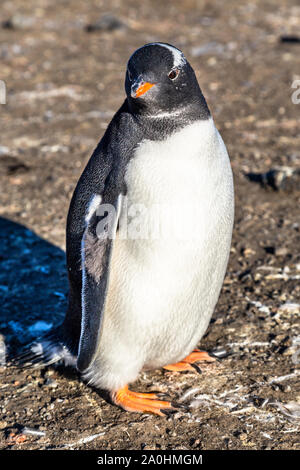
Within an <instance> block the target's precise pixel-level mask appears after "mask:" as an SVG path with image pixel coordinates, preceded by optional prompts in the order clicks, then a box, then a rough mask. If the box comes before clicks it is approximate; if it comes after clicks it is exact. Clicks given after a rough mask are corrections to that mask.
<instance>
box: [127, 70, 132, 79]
mask: <svg viewBox="0 0 300 470" xmlns="http://www.w3.org/2000/svg"><path fill="white" fill-rule="evenodd" d="M127 72H128V78H129V80H130V81H131V80H132V75H131V73H130V70H129V69H127Z"/></svg>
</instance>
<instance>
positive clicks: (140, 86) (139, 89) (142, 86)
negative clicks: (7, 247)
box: [131, 79, 154, 98]
mask: <svg viewBox="0 0 300 470" xmlns="http://www.w3.org/2000/svg"><path fill="white" fill-rule="evenodd" d="M153 86H154V83H149V82H144V80H141V79H138V80H136V81H135V82H134V83H133V84H132V86H131V97H132V98H139V97H140V96H142V95H143V94H144V93H146V92H147V91H148V90H150V88H152V87H153Z"/></svg>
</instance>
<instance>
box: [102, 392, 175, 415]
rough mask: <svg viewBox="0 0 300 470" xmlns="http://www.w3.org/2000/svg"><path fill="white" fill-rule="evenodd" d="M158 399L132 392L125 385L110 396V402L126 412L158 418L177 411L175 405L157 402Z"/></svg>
mask: <svg viewBox="0 0 300 470" xmlns="http://www.w3.org/2000/svg"><path fill="white" fill-rule="evenodd" d="M158 398H160V394H156V393H137V392H132V391H131V390H129V389H128V386H127V385H125V387H123V388H121V389H119V390H118V391H117V392H113V393H112V394H111V400H112V402H113V403H115V404H116V405H117V406H120V407H121V408H123V409H124V410H126V411H133V412H136V413H152V414H155V415H159V416H165V415H166V414H167V415H168V414H170V413H175V412H176V411H177V406H176V405H173V404H172V403H171V402H170V401H162V400H158Z"/></svg>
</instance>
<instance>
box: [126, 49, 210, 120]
mask: <svg viewBox="0 0 300 470" xmlns="http://www.w3.org/2000/svg"><path fill="white" fill-rule="evenodd" d="M125 90H126V94H127V99H128V103H129V106H130V109H131V111H132V112H134V113H136V114H146V115H153V116H155V115H159V114H161V113H163V114H164V115H166V116H167V115H170V116H171V115H172V114H173V115H174V114H175V113H179V112H180V111H181V110H184V109H187V108H190V109H194V110H195V111H196V112H197V113H198V114H199V115H200V117H201V116H202V118H207V117H208V115H209V110H208V107H207V104H206V101H205V98H204V96H203V94H202V92H201V89H200V87H199V84H198V81H197V78H196V75H195V73H194V70H193V69H192V67H191V65H190V64H189V62H188V61H187V59H186V58H185V56H184V55H183V53H182V52H181V51H180V50H179V49H177V48H176V47H174V46H171V45H170V44H165V43H158V42H157V43H150V44H146V45H145V46H143V47H141V48H139V49H137V50H136V51H135V52H134V53H133V54H132V56H131V57H130V59H129V61H128V64H127V70H126V79H125Z"/></svg>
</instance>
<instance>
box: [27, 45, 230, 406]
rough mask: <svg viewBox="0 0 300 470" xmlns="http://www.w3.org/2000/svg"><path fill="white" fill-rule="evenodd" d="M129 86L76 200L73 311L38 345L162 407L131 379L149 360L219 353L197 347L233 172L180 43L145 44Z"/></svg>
mask: <svg viewBox="0 0 300 470" xmlns="http://www.w3.org/2000/svg"><path fill="white" fill-rule="evenodd" d="M125 89H126V95H127V96H126V99H125V101H124V103H123V104H122V106H121V108H120V109H119V110H118V111H117V113H116V114H115V115H114V117H113V118H112V120H111V122H110V124H109V126H108V128H107V130H106V132H105V134H104V136H103V137H102V139H101V141H100V143H99V144H98V146H97V147H96V149H95V151H94V152H93V154H92V156H91V158H90V160H89V162H88V164H87V166H86V168H85V170H84V172H83V174H82V175H81V177H80V179H79V181H78V184H77V186H76V189H75V191H74V194H73V197H72V200H71V204H70V209H69V213H68V218H67V250H66V251H67V267H68V277H69V306H68V310H67V314H66V317H65V320H64V322H63V324H62V326H61V327H60V328H59V329H57V330H56V333H55V335H56V338H55V337H54V336H53V334H52V336H51V339H50V340H48V341H44V342H43V343H42V344H39V345H36V346H35V353H37V354H38V355H40V356H43V357H44V358H46V359H47V360H48V363H49V362H55V361H58V360H62V361H64V362H65V364H72V365H75V366H76V367H77V369H78V370H79V371H80V373H81V374H82V377H83V379H84V380H86V381H87V382H88V383H89V384H92V385H93V386H94V387H96V388H98V389H101V390H105V391H107V392H108V393H109V395H110V398H111V401H112V402H113V403H115V404H117V405H118V406H120V407H121V408H123V409H125V410H128V411H136V412H146V413H154V414H157V415H163V414H165V413H168V412H171V411H172V410H173V409H174V406H173V404H172V403H171V402H170V401H168V400H162V399H161V398H162V397H161V396H160V395H159V394H155V393H136V392H133V391H130V390H129V388H128V384H130V383H132V382H134V381H135V380H136V379H137V377H138V374H139V373H140V372H141V371H142V370H149V369H157V368H160V367H163V368H165V369H167V370H176V371H180V370H189V369H192V366H193V365H194V364H195V363H196V362H197V361H199V360H202V359H204V360H205V359H206V360H210V359H211V358H210V356H209V355H208V354H207V353H205V352H202V351H199V350H197V349H196V350H195V347H196V346H197V344H198V343H199V341H200V339H201V338H202V336H203V335H204V333H205V332H206V329H207V327H208V324H209V321H210V319H211V316H212V314H213V311H214V308H215V305H216V303H217V300H218V297H219V294H220V290H221V287H222V283H223V279H224V276H225V271H226V267H227V262H228V257H229V251H230V244H231V236H232V227H233V217H234V191H233V179H232V171H231V166H230V161H229V157H228V154H227V151H226V147H225V145H224V143H223V140H222V138H221V136H220V134H219V132H218V131H217V129H216V127H215V125H214V121H213V119H212V116H211V114H210V111H209V109H208V106H207V103H206V101H205V98H204V96H203V94H202V92H201V89H200V87H199V85H198V82H197V79H196V76H195V73H194V71H193V69H192V67H191V65H190V64H189V62H188V61H187V59H186V58H185V56H184V55H183V53H182V52H181V51H180V50H179V49H177V48H176V47H174V46H171V45H169V44H165V43H151V44H146V45H145V46H143V47H141V48H139V49H137V50H136V51H135V52H134V53H133V54H132V56H131V57H130V59H129V61H128V64H127V70H126V79H125Z"/></svg>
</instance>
